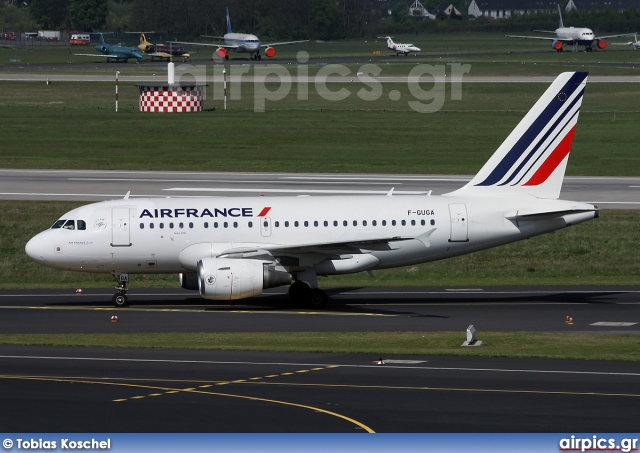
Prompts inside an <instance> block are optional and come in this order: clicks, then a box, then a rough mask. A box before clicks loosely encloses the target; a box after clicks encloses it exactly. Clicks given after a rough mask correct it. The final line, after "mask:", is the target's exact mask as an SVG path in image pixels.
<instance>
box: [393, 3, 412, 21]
mask: <svg viewBox="0 0 640 453" xmlns="http://www.w3.org/2000/svg"><path fill="white" fill-rule="evenodd" d="M408 18H409V7H408V6H407V3H406V2H402V1H400V2H398V3H397V4H396V6H394V7H393V8H392V9H391V19H392V20H393V21H394V22H398V23H404V22H406V21H407V19H408Z"/></svg>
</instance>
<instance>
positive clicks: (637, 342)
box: [0, 332, 640, 362]
mask: <svg viewBox="0 0 640 453" xmlns="http://www.w3.org/2000/svg"><path fill="white" fill-rule="evenodd" d="M477 337H478V339H479V340H482V342H483V343H482V345H481V346H478V347H461V344H462V342H463V341H464V340H465V334H464V333H463V332H255V333H253V332H251V333H247V332H237V333H236V332H233V333H210V332H202V333H126V334H2V335H0V344H5V345H9V344H11V345H34V346H35V345H39V346H83V347H116V348H160V349H208V350H219V351H273V352H310V353H330V354H372V355H374V356H375V358H377V357H379V356H382V357H385V356H389V355H393V354H395V355H399V354H402V355H422V356H425V355H426V356H461V357H462V356H464V357H506V358H538V359H577V360H617V361H633V362H636V361H640V336H633V335H598V334H595V335H594V334H572V333H545V332H481V333H479V334H478V335H477Z"/></svg>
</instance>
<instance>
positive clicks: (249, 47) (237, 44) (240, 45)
mask: <svg viewBox="0 0 640 453" xmlns="http://www.w3.org/2000/svg"><path fill="white" fill-rule="evenodd" d="M225 9H226V12H227V33H226V34H225V35H224V36H205V38H216V39H224V44H212V43H203V42H183V41H179V42H177V43H178V44H191V45H196V46H206V47H217V50H216V55H217V56H218V58H224V59H225V60H228V59H229V50H233V51H234V52H238V53H248V54H249V55H250V59H251V60H262V56H261V55H260V49H261V48H262V47H265V49H264V54H265V55H266V56H267V57H269V58H272V57H274V56H275V55H276V49H274V47H275V46H284V45H287V44H297V43H301V42H309V40H308V39H305V40H302V41H286V42H274V43H271V44H260V40H259V39H258V37H257V36H256V35H249V34H245V33H233V32H232V31H231V19H229V8H225Z"/></svg>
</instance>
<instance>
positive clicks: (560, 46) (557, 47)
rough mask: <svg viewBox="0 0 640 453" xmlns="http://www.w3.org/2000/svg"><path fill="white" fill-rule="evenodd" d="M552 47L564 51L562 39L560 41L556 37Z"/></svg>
mask: <svg viewBox="0 0 640 453" xmlns="http://www.w3.org/2000/svg"><path fill="white" fill-rule="evenodd" d="M551 48H552V49H556V50H557V51H558V52H562V41H558V40H557V39H554V40H553V41H552V42H551Z"/></svg>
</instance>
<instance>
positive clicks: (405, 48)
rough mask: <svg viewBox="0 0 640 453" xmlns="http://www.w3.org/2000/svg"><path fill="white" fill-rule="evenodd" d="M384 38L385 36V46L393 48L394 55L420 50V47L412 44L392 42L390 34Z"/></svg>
mask: <svg viewBox="0 0 640 453" xmlns="http://www.w3.org/2000/svg"><path fill="white" fill-rule="evenodd" d="M385 38H387V48H388V49H389V50H393V51H394V52H395V53H396V55H398V54H401V53H402V54H404V55H405V56H407V55H409V53H411V52H420V48H419V47H416V46H414V45H413V44H397V43H395V42H393V39H392V38H391V36H385Z"/></svg>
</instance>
